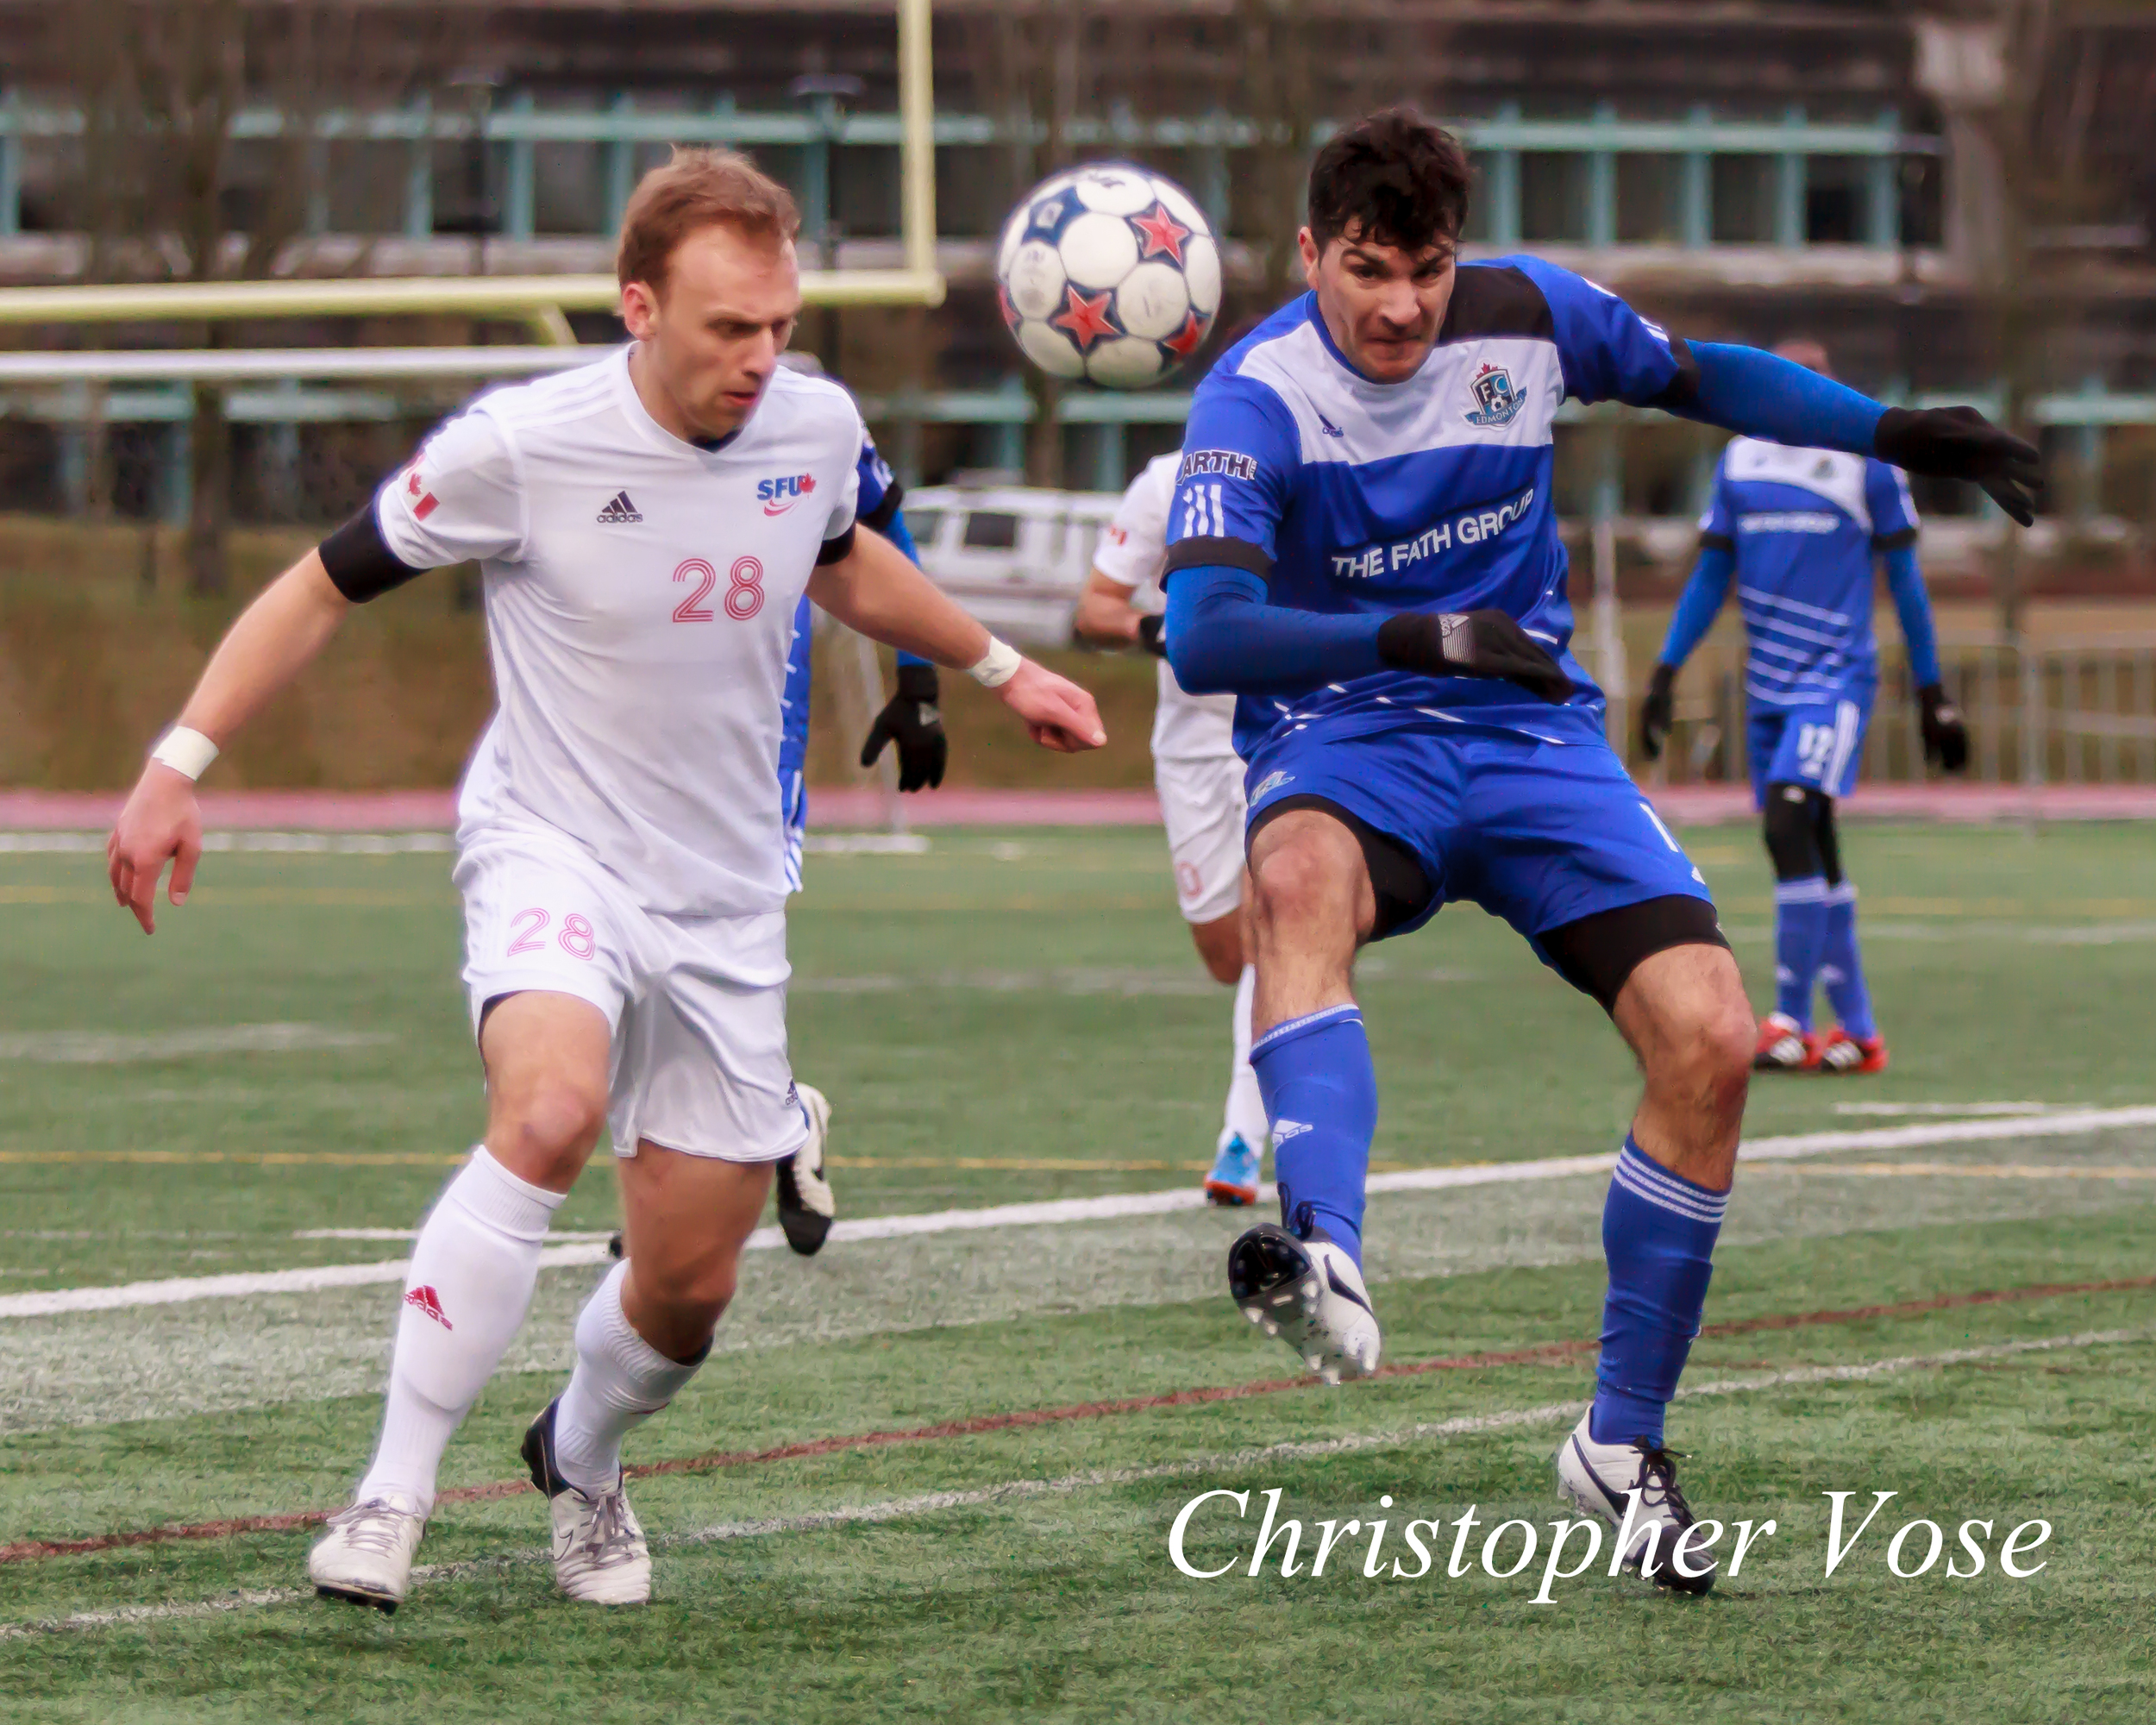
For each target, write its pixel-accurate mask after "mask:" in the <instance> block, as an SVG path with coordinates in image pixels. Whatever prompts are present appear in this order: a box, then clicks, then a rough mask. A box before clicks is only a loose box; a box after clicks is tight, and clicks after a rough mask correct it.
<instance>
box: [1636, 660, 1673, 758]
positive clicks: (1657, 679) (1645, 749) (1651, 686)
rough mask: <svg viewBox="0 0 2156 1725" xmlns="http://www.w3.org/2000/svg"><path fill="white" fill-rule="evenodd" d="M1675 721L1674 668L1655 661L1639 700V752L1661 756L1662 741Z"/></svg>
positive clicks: (1652, 756)
mask: <svg viewBox="0 0 2156 1725" xmlns="http://www.w3.org/2000/svg"><path fill="white" fill-rule="evenodd" d="M1676 723H1677V670H1676V668H1675V667H1674V666H1670V665H1657V666H1656V667H1655V668H1654V675H1653V676H1651V677H1650V678H1649V679H1648V680H1647V696H1646V699H1645V700H1643V701H1641V702H1640V703H1639V752H1640V753H1641V754H1643V755H1645V756H1646V757H1647V759H1649V760H1650V761H1659V760H1660V759H1661V758H1662V744H1663V743H1664V741H1665V740H1666V739H1667V738H1668V737H1669V735H1670V726H1671V725H1673V724H1676Z"/></svg>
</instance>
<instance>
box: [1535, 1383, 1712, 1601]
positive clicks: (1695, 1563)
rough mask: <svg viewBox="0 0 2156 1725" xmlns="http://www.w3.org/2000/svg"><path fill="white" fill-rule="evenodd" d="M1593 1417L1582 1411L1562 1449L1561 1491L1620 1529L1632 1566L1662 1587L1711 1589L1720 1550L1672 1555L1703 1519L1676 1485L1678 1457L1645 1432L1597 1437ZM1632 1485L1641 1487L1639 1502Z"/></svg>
mask: <svg viewBox="0 0 2156 1725" xmlns="http://www.w3.org/2000/svg"><path fill="white" fill-rule="evenodd" d="M1593 1417H1594V1416H1593V1415H1591V1414H1583V1415H1581V1416H1580V1422H1579V1424H1578V1425H1577V1426H1576V1427H1573V1429H1572V1434H1571V1436H1570V1437H1569V1438H1567V1439H1565V1440H1564V1445H1563V1446H1562V1447H1561V1448H1559V1449H1558V1451H1557V1496H1560V1497H1567V1498H1570V1500H1571V1501H1572V1502H1573V1503H1575V1504H1576V1505H1577V1506H1578V1508H1579V1509H1580V1510H1581V1511H1582V1512H1583V1514H1586V1515H1598V1516H1600V1517H1601V1519H1602V1520H1603V1521H1607V1522H1608V1524H1609V1525H1610V1526H1611V1527H1614V1528H1616V1529H1617V1530H1618V1532H1619V1534H1620V1536H1621V1537H1623V1538H1624V1540H1625V1552H1624V1566H1625V1567H1626V1569H1628V1570H1632V1571H1636V1572H1639V1573H1642V1574H1644V1575H1645V1577H1646V1578H1647V1579H1648V1580H1650V1581H1651V1582H1652V1583H1654V1584H1655V1585H1656V1586H1657V1587H1667V1588H1671V1589H1674V1590H1676V1591H1677V1592H1679V1593H1705V1592H1706V1591H1707V1590H1708V1589H1709V1588H1711V1587H1713V1586H1714V1571H1715V1567H1716V1565H1715V1563H1714V1554H1713V1553H1710V1552H1702V1551H1697V1550H1693V1551H1688V1552H1686V1553H1684V1561H1683V1563H1682V1564H1678V1563H1677V1561H1675V1559H1674V1558H1673V1557H1672V1555H1671V1553H1672V1550H1673V1548H1674V1546H1676V1544H1677V1540H1679V1539H1680V1538H1681V1537H1682V1536H1683V1534H1684V1532H1685V1530H1686V1529H1687V1528H1689V1527H1691V1526H1692V1525H1693V1523H1694V1522H1695V1521H1697V1520H1698V1519H1699V1518H1698V1517H1697V1516H1695V1515H1693V1514H1692V1506H1691V1505H1690V1504H1689V1503H1687V1502H1685V1501H1684V1494H1683V1492H1682V1491H1680V1490H1678V1489H1677V1458H1676V1457H1675V1455H1674V1454H1673V1453H1672V1452H1670V1451H1668V1450H1664V1449H1657V1448H1656V1447H1655V1446H1653V1445H1651V1444H1650V1443H1648V1442H1647V1441H1646V1440H1645V1439H1644V1438H1640V1439H1635V1440H1633V1442H1631V1443H1628V1444H1601V1443H1596V1442H1595V1438H1594V1435H1593V1433H1592V1431H1591V1430H1590V1428H1589V1424H1588V1422H1589V1420H1590V1419H1592V1418H1593ZM1634 1491H1637V1492H1638V1493H1639V1507H1638V1508H1637V1509H1633V1503H1632V1497H1631V1494H1632V1493H1633V1492H1634ZM1627 1515H1629V1516H1630V1531H1629V1532H1627V1531H1626V1517H1627ZM1649 1546H1652V1547H1653V1552H1652V1555H1651V1556H1650V1555H1649V1552H1648V1548H1649ZM1643 1564H1644V1565H1645V1566H1644V1568H1643V1567H1642V1565H1643Z"/></svg>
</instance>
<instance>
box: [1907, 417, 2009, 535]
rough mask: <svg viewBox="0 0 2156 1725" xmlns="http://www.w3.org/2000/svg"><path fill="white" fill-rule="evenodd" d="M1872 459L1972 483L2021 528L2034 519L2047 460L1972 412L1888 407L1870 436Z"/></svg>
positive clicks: (1911, 470)
mask: <svg viewBox="0 0 2156 1725" xmlns="http://www.w3.org/2000/svg"><path fill="white" fill-rule="evenodd" d="M1871 448H1872V451H1873V453H1874V454H1876V455H1877V456H1878V458H1879V459H1880V460H1881V461H1886V462H1888V463H1890V464H1891V465H1892V466H1894V467H1901V468H1903V469H1905V470H1906V471H1908V472H1909V473H1912V474H1937V475H1939V476H1940V477H1941V478H1944V479H1950V480H1975V481H1976V482H1977V484H1978V485H1980V486H1983V487H1984V491H1985V492H1986V493H1987V494H1989V496H1990V499H1991V500H1992V502H1994V503H1996V504H1997V505H1999V507H2000V508H2001V509H2003V510H2004V511H2006V512H2007V513H2008V514H2009V515H2010V516H2012V517H2014V518H2015V520H2016V521H2018V522H2020V523H2021V525H2022V526H2024V527H2026V526H2028V524H2030V523H2031V522H2033V521H2034V520H2035V519H2036V499H2037V498H2038V496H2039V495H2040V493H2041V492H2042V490H2043V486H2044V465H2043V458H2042V457H2041V456H2040V455H2039V454H2038V453H2037V450H2036V446H2035V445H2034V443H2029V442H2023V441H2022V440H2021V438H2019V437H2016V436H2015V435H2014V434H2013V433H2012V432H2011V431H2007V430H2001V429H2000V428H1999V427H1998V426H1996V425H1994V424H1993V423H1991V422H1990V420H1989V419H1986V418H1985V417H1984V416H1983V415H1982V414H1981V413H1979V412H1977V410H1976V409H1975V408H1973V407H1926V408H1908V407H1890V408H1889V409H1887V411H1885V412H1884V413H1883V414H1881V415H1880V416H1879V424H1878V429H1877V430H1875V431H1873V432H1872V434H1871Z"/></svg>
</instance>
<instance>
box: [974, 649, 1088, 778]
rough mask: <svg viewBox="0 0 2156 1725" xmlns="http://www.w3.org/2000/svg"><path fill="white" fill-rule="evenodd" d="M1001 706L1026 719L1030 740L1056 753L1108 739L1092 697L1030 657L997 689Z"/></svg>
mask: <svg viewBox="0 0 2156 1725" xmlns="http://www.w3.org/2000/svg"><path fill="white" fill-rule="evenodd" d="M996 693H997V695H998V696H999V697H1000V698H1001V699H1002V701H1003V704H1004V706H1007V707H1009V708H1010V709H1011V711H1012V712H1014V713H1016V714H1017V715H1018V717H1019V718H1022V719H1024V720H1025V728H1026V730H1027V731H1030V732H1031V734H1032V737H1033V740H1034V741H1035V742H1036V743H1039V744H1040V745H1041V747H1042V748H1044V749H1053V750H1055V751H1056V753H1057V754H1059V755H1078V754H1082V753H1083V752H1084V751H1085V750H1088V749H1098V748H1099V747H1100V745H1101V744H1102V743H1106V741H1107V740H1108V733H1107V732H1106V731H1104V730H1102V729H1101V726H1100V709H1099V708H1098V707H1096V706H1094V704H1093V697H1092V696H1091V695H1089V694H1087V693H1086V692H1085V691H1084V690H1083V689H1081V688H1080V687H1078V685H1077V684H1075V683H1074V682H1072V681H1070V679H1069V678H1068V677H1059V676H1057V675H1056V674H1055V673H1054V672H1053V671H1051V670H1050V669H1048V668H1046V667H1045V666H1043V665H1037V664H1035V663H1034V662H1032V661H1031V659H1028V660H1026V661H1025V662H1024V663H1022V664H1020V665H1019V667H1018V670H1017V671H1016V672H1015V673H1013V674H1012V678H1011V681H1009V682H1007V683H1006V684H1004V685H1003V687H1000V688H999V689H998V690H997V691H996Z"/></svg>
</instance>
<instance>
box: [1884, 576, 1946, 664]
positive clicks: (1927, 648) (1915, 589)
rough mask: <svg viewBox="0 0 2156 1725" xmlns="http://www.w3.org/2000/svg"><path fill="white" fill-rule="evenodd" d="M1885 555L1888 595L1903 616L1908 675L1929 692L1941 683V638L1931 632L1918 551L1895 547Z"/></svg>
mask: <svg viewBox="0 0 2156 1725" xmlns="http://www.w3.org/2000/svg"><path fill="white" fill-rule="evenodd" d="M1885 555H1886V575H1887V591H1888V592H1889V593H1892V594H1893V595H1894V609H1895V610H1896V612H1899V613H1900V615H1901V618H1902V642H1903V643H1904V644H1905V645H1906V646H1907V647H1908V655H1909V675H1910V677H1911V678H1912V679H1913V680H1914V681H1915V684H1916V687H1918V688H1920V689H1921V688H1928V687H1931V685H1933V684H1934V683H1936V682H1937V681H1939V637H1938V636H1937V635H1935V634H1934V632H1933V630H1932V602H1931V598H1930V596H1929V595H1928V594H1927V593H1925V591H1924V574H1923V571H1922V570H1921V569H1919V568H1917V567H1916V547H1915V546H1914V545H1896V546H1894V547H1892V548H1891V549H1890V550H1888V551H1887V552H1886V554H1885Z"/></svg>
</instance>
